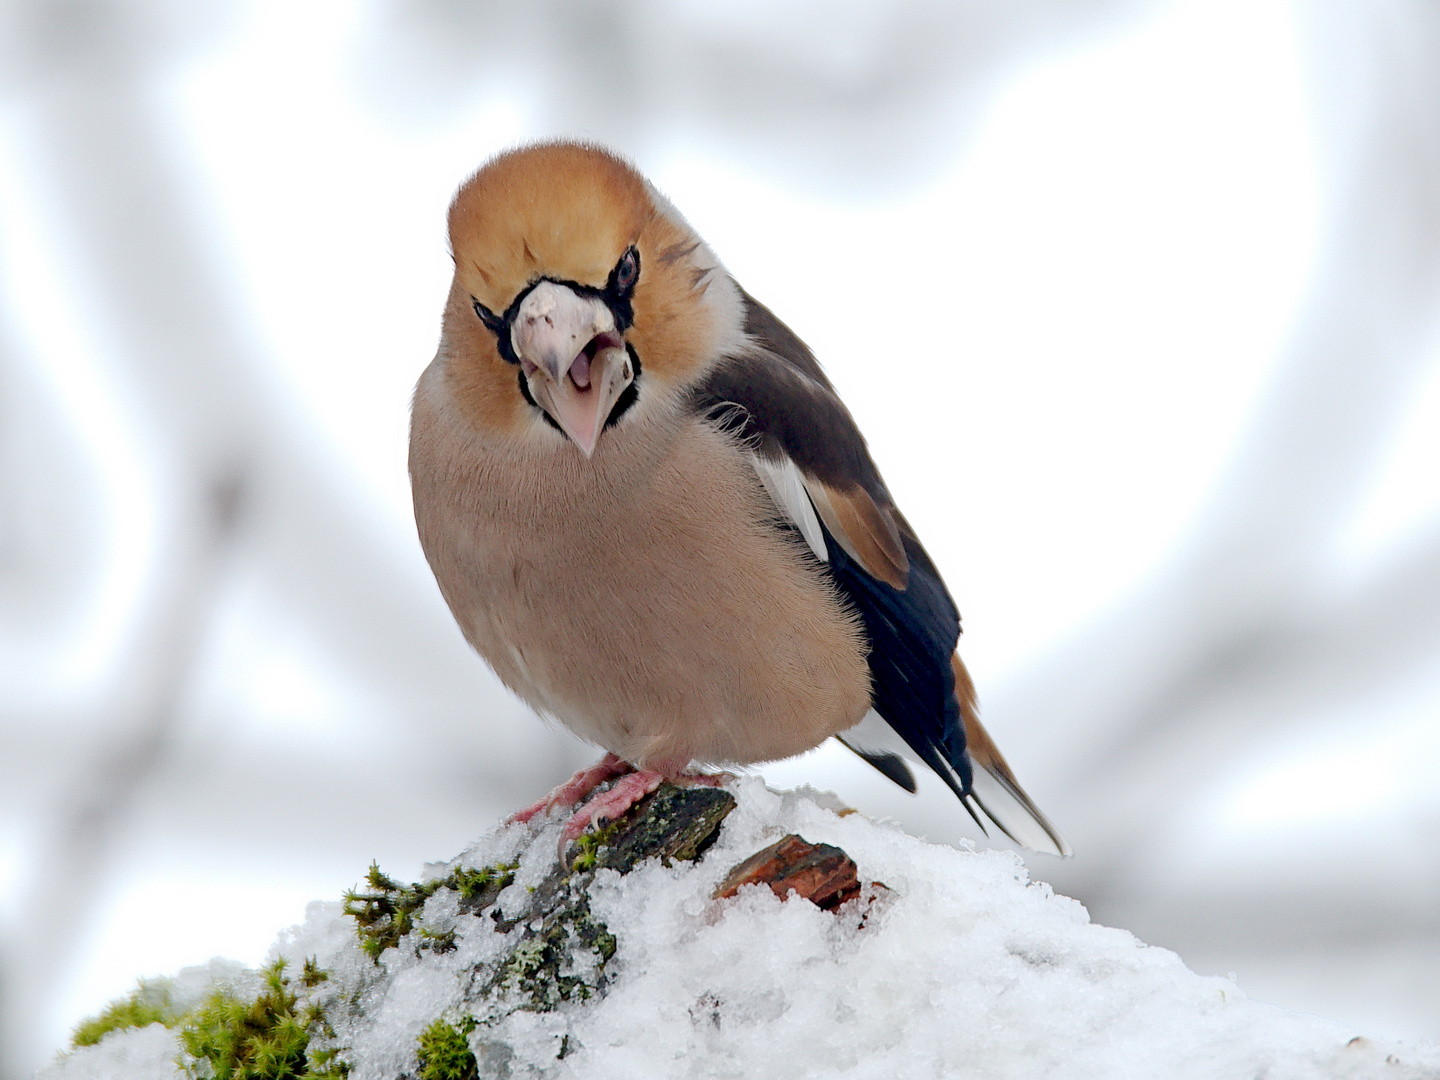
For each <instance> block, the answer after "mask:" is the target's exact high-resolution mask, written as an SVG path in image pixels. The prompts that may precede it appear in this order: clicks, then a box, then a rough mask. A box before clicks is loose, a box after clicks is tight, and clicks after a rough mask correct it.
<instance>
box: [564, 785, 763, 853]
mask: <svg viewBox="0 0 1440 1080" xmlns="http://www.w3.org/2000/svg"><path fill="white" fill-rule="evenodd" d="M734 779H735V777H734V776H732V775H731V774H730V773H680V774H679V775H676V774H674V773H664V772H655V771H652V770H650V769H639V770H636V771H635V772H631V773H627V774H626V775H624V776H622V777H621V778H620V779H619V780H617V781H616V782H615V784H614V785H613V786H612V787H611V788H610V790H609V791H606V792H603V793H602V794H600V795H596V796H595V797H594V798H593V799H591V800H590V801H589V802H587V803H585V805H584V806H582V807H580V809H578V810H576V811H575V813H574V815H573V816H572V817H571V818H570V820H569V821H567V822H566V823H565V831H564V832H562V833H561V834H560V852H561V854H562V855H563V854H564V852H565V849H566V847H568V846H569V844H570V841H572V840H574V839H575V838H576V837H577V836H579V835H580V834H581V833H583V832H584V831H585V830H586V829H588V828H589V827H590V826H591V825H593V824H595V822H596V821H598V820H600V819H601V818H604V819H605V820H606V821H619V820H620V818H622V817H624V816H625V814H626V813H627V812H628V811H629V810H630V808H631V807H633V806H634V805H635V804H636V803H638V802H639V801H640V800H641V799H643V798H645V796H646V795H649V794H650V793H651V792H652V791H654V790H655V789H656V788H658V787H659V786H660V784H661V783H662V782H663V781H665V780H669V781H670V782H671V783H672V784H676V785H678V786H680V787H723V786H724V785H725V782H726V781H727V780H734Z"/></svg>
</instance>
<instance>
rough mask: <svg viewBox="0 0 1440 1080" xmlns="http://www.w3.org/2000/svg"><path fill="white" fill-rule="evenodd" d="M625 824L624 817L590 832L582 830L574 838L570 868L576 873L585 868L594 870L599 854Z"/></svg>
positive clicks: (598, 860) (582, 871) (581, 871)
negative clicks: (573, 851) (573, 855)
mask: <svg viewBox="0 0 1440 1080" xmlns="http://www.w3.org/2000/svg"><path fill="white" fill-rule="evenodd" d="M624 824H626V820H625V818H621V819H620V820H619V821H612V822H611V823H610V824H608V825H605V826H602V827H601V828H599V829H595V830H594V831H592V832H583V833H581V834H580V835H579V837H577V838H576V840H575V848H576V853H575V857H574V858H573V859H571V860H570V869H572V870H574V871H575V872H576V873H577V874H579V873H584V872H585V871H587V870H594V869H595V867H596V866H597V865H598V864H599V862H600V855H601V853H602V852H603V851H604V849H606V848H607V847H609V845H610V841H611V840H613V839H614V838H615V834H616V833H617V832H619V831H620V827H621V826H622V825H624Z"/></svg>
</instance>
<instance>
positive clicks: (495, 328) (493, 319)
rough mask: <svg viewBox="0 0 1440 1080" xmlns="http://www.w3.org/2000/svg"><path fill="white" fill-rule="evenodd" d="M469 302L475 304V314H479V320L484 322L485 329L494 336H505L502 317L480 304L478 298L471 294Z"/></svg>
mask: <svg viewBox="0 0 1440 1080" xmlns="http://www.w3.org/2000/svg"><path fill="white" fill-rule="evenodd" d="M470 303H472V304H474V305H475V314H476V315H479V316H480V321H481V322H482V323H484V324H485V328H486V329H487V330H489V331H490V332H491V333H492V334H494V335H495V336H496V337H504V336H505V335H504V331H505V320H504V319H502V318H501V317H500V316H499V315H496V314H495V313H494V312H493V311H491V310H490V309H489V308H488V307H486V306H485V305H484V304H482V303H481V302H480V301H479V300H476V299H475V298H474V297H473V296H472V297H471V298H470Z"/></svg>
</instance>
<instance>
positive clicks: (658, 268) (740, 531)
mask: <svg viewBox="0 0 1440 1080" xmlns="http://www.w3.org/2000/svg"><path fill="white" fill-rule="evenodd" d="M449 226H450V243H451V249H452V252H453V254H454V259H455V278H454V283H453V284H452V286H451V288H450V296H449V299H448V300H447V302H446V305H445V315H444V321H443V330H442V334H441V340H440V347H439V352H438V354H437V356H436V357H435V360H434V362H433V363H431V364H430V366H429V367H428V368H427V369H426V370H425V373H424V374H423V375H422V376H421V378H420V382H419V385H418V386H417V387H416V390H415V401H414V412H413V418H412V425H411V432H410V476H411V482H412V485H413V490H414V498H415V520H416V524H417V525H418V527H419V533H420V542H421V545H422V546H423V548H424V550H425V555H426V558H427V559H428V560H429V562H430V567H431V569H432V570H434V572H435V579H436V581H437V582H438V583H439V585H440V592H441V593H442V594H443V595H444V597H445V600H446V602H447V603H448V604H449V605H450V610H451V611H452V612H453V613H454V615H455V618H456V620H457V621H458V622H459V624H460V629H461V631H462V632H463V633H464V635H465V638H466V639H467V640H468V641H469V642H470V644H471V645H472V646H474V648H475V650H476V651H477V652H478V653H479V654H480V655H481V656H482V657H484V658H485V660H486V661H487V662H488V663H489V664H490V666H491V667H492V668H494V670H495V673H496V674H497V675H499V677H500V679H501V681H502V682H504V683H505V685H506V686H508V687H509V688H510V689H511V690H513V691H514V692H515V693H516V694H518V695H519V696H520V697H521V698H523V699H524V700H525V701H526V702H528V703H529V704H530V705H531V706H533V707H534V708H535V709H536V710H538V711H539V712H541V713H542V714H546V715H549V716H551V717H554V718H556V719H558V720H559V721H561V722H562V723H563V724H565V725H566V726H567V727H568V728H570V730H572V731H573V732H575V733H576V734H577V735H579V736H581V737H582V738H584V739H588V740H589V741H591V742H593V743H596V744H598V745H599V746H600V747H603V748H604V749H605V750H607V751H609V753H608V754H607V755H606V756H605V757H604V758H603V759H602V760H601V761H600V763H599V764H598V765H596V766H595V767H594V768H592V769H589V770H586V771H585V772H583V773H580V774H578V775H577V776H576V777H575V778H574V780H572V781H571V782H570V783H569V784H567V785H565V786H563V787H562V788H557V789H556V791H555V792H553V793H552V794H551V795H550V796H549V797H548V798H547V799H545V800H542V801H541V802H540V803H537V804H536V805H535V806H534V807H531V808H530V809H529V810H527V811H522V812H521V813H520V814H518V815H516V816H517V818H519V819H521V820H528V818H529V817H530V816H531V815H533V814H535V813H537V812H539V811H540V810H542V809H546V808H550V807H554V806H558V805H563V806H567V807H569V806H574V805H575V804H576V803H579V802H581V801H582V800H583V799H585V797H586V796H588V795H591V793H592V792H593V791H594V790H595V789H596V788H599V787H601V786H602V784H603V782H604V781H606V780H610V779H614V781H615V782H614V784H613V785H611V786H610V787H609V788H608V789H605V790H604V791H603V792H602V793H601V794H599V795H595V796H593V797H592V798H590V800H589V801H588V802H585V803H584V805H583V806H582V807H581V809H580V810H579V811H577V812H576V813H575V814H574V815H573V816H572V818H571V819H570V821H569V822H568V825H567V829H566V832H565V837H566V839H568V838H571V837H573V836H575V835H578V834H579V832H581V831H582V830H583V829H584V828H585V827H586V826H587V825H588V824H590V823H591V822H592V821H594V820H596V819H599V818H602V817H603V818H609V819H612V820H613V819H614V818H616V817H617V816H618V814H619V813H620V812H622V811H623V810H624V809H626V808H627V807H628V806H629V805H631V804H633V803H634V802H635V801H636V800H637V799H639V798H640V797H642V796H643V795H644V794H645V793H647V792H648V791H650V790H653V789H654V788H655V787H656V786H657V785H658V784H659V783H660V781H661V779H662V778H670V779H677V780H681V781H682V782H684V781H685V780H686V779H687V778H688V779H689V781H690V782H703V781H704V780H705V778H704V777H702V776H697V775H695V774H690V773H688V772H687V770H688V769H689V768H690V766H691V764H692V763H706V764H713V765H726V764H731V765H749V764H752V763H755V762H762V761H773V760H775V759H777V758H785V757H789V756H791V755H793V754H799V753H801V752H803V751H806V750H809V749H811V748H812V747H815V746H817V745H819V744H820V743H821V742H822V741H824V740H825V739H828V738H830V737H832V736H834V737H836V738H838V739H839V740H840V741H841V742H843V743H844V744H845V745H846V746H848V747H850V748H851V749H852V750H854V751H855V752H856V753H858V754H859V755H860V756H861V757H863V758H864V759H865V760H866V761H868V762H870V763H871V764H872V765H874V766H875V767H876V768H878V769H879V770H880V771H881V772H883V773H884V774H885V775H886V776H887V777H889V778H890V779H892V780H894V781H895V782H896V783H898V784H900V785H901V786H902V787H905V788H907V789H908V790H910V791H914V790H915V782H914V778H913V776H912V775H911V773H910V770H909V768H908V767H907V766H906V764H905V761H904V758H905V757H910V758H912V759H917V760H919V761H921V762H923V763H924V764H925V765H927V766H929V767H930V768H931V769H933V770H934V771H935V772H936V773H938V774H939V776H940V777H941V778H942V779H943V780H944V781H945V783H946V784H948V785H949V786H950V788H951V790H952V791H954V792H955V794H956V795H957V796H958V797H959V798H960V799H961V800H962V802H963V803H964V805H965V807H966V809H967V810H969V811H970V813H971V815H972V816H973V817H975V820H976V821H977V823H980V824H981V827H982V828H983V827H984V820H986V819H988V820H989V821H991V822H993V823H994V824H995V825H997V826H999V828H1000V829H1001V830H1002V831H1003V832H1004V833H1005V834H1006V835H1007V836H1009V837H1011V838H1012V839H1014V840H1015V841H1017V842H1018V843H1020V844H1023V845H1025V846H1028V847H1031V848H1034V849H1036V850H1040V851H1049V852H1054V853H1056V854H1068V853H1069V851H1070V848H1069V845H1067V844H1066V842H1065V841H1064V840H1063V839H1062V838H1061V837H1060V834H1059V833H1058V832H1057V831H1056V830H1055V829H1054V828H1053V827H1052V826H1051V825H1050V823H1049V822H1048V821H1047V820H1046V819H1045V816H1044V815H1043V814H1041V813H1040V811H1039V810H1038V809H1037V808H1036V807H1035V805H1034V803H1032V802H1031V801H1030V799H1029V797H1028V796H1027V795H1026V794H1025V792H1024V791H1023V790H1021V788H1020V785H1019V784H1018V783H1016V781H1015V777H1014V776H1013V774H1012V773H1011V771H1010V768H1009V766H1007V765H1006V763H1005V759H1004V758H1003V757H1001V755H1000V752H999V751H998V750H997V749H996V747H995V743H994V742H993V741H992V740H991V738H990V736H989V735H988V734H987V733H986V731H985V729H984V728H983V727H981V726H980V721H979V719H978V718H977V715H976V702H975V690H974V686H973V685H972V683H971V681H970V676H969V674H968V673H967V672H966V670H965V666H964V665H963V664H962V663H961V662H960V658H959V656H958V655H956V653H955V646H956V642H957V640H958V638H959V634H960V618H959V615H958V613H957V612H956V610H955V603H954V601H953V600H951V598H950V594H949V592H948V591H946V588H945V584H944V582H943V581H941V579H940V573H939V571H938V570H936V568H935V564H934V563H933V562H931V560H930V557H929V556H928V555H927V554H926V553H925V549H924V548H923V547H921V546H920V541H919V540H918V539H917V538H916V536H915V534H914V532H913V531H912V530H911V528H910V526H909V524H907V523H906V521H905V518H904V517H903V516H901V514H900V511H899V509H898V508H897V507H896V506H895V503H894V501H893V500H892V499H891V497H890V492H889V491H888V490H887V489H886V487H885V482H884V481H883V480H882V479H881V478H880V474H879V472H878V471H877V470H876V468H875V463H874V462H873V461H871V459H870V454H869V452H868V451H867V449H866V446H865V440H864V438H863V437H862V436H861V434H860V432H859V430H858V429H857V428H856V426H855V422H854V420H853V419H852V418H851V416H850V413H849V411H848V410H847V409H846V408H845V406H844V404H843V403H842V402H841V401H840V398H839V397H838V396H837V395H836V393H835V389H834V387H832V386H831V385H830V381H829V380H828V379H827V378H826V377H825V373H824V372H823V371H822V370H821V368H820V365H819V364H818V363H817V362H816V360H815V357H814V356H813V355H812V354H811V352H810V350H809V349H808V348H807V347H806V346H805V343H804V342H802V341H801V340H800V339H799V338H797V337H796V336H795V335H794V334H793V333H792V332H791V331H790V330H789V328H788V327H786V326H785V324H784V323H782V322H781V321H780V320H779V319H778V318H776V317H775V315H774V314H772V313H771V311H770V309H769V308H767V307H765V305H764V304H762V303H760V302H759V301H758V300H756V299H755V298H754V297H752V296H750V295H749V294H748V293H746V292H745V290H744V289H742V288H741V287H740V286H739V285H738V284H737V283H736V282H735V280H734V279H733V278H732V277H730V275H729V274H728V273H726V271H725V268H724V267H723V266H722V265H721V264H720V261H719V260H718V259H717V258H716V257H715V255H714V253H713V252H712V251H711V250H710V248H709V247H707V246H706V244H705V242H704V241H703V240H701V239H700V237H699V236H697V235H696V234H695V232H694V230H692V229H691V228H690V226H689V225H688V224H686V222H685V219H684V218H682V217H681V216H680V214H679V212H678V211H677V210H676V209H675V208H674V207H673V206H671V205H670V203H669V202H668V201H667V200H666V199H665V197H664V196H662V195H661V194H660V193H659V192H658V191H656V190H655V188H653V187H652V186H651V185H650V184H649V183H648V182H647V181H646V180H645V178H644V177H642V176H641V175H640V174H639V173H638V172H636V170H635V169H634V168H633V167H632V166H631V165H630V164H629V163H628V162H626V161H624V160H622V159H620V158H618V157H616V156H615V155H613V154H611V153H609V152H607V151H605V150H603V149H600V148H598V147H595V146H588V145H580V144H576V143H565V142H560V143H549V144H543V145H536V146H528V147H525V148H522V149H519V150H514V151H511V152H509V153H505V154H501V155H500V156H499V157H497V158H495V159H494V160H492V161H491V162H489V163H488V164H487V165H485V167H484V168H482V169H481V170H480V171H479V172H478V173H476V174H475V175H474V176H473V177H472V178H471V179H470V180H469V181H467V182H466V183H465V185H464V186H463V187H461V188H460V191H459V193H458V194H457V195H456V196H455V200H454V203H453V204H452V205H451V207H450V216H449ZM877 714H878V716H877ZM896 736H898V738H896ZM887 740H888V742H887ZM976 765H978V766H979V768H978V769H977V768H975V766H976ZM563 843H564V841H563V840H562V844H563Z"/></svg>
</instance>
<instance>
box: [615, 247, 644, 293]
mask: <svg viewBox="0 0 1440 1080" xmlns="http://www.w3.org/2000/svg"><path fill="white" fill-rule="evenodd" d="M639 280H640V252H638V251H636V250H635V249H634V248H633V247H632V248H627V249H626V251H625V254H624V255H621V256H620V261H619V262H617V263H616V264H615V269H614V270H611V271H610V291H611V292H613V293H617V294H619V295H620V296H627V295H629V293H630V290H631V289H633V288H635V282H637V281H639Z"/></svg>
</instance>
